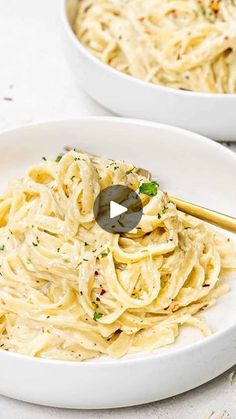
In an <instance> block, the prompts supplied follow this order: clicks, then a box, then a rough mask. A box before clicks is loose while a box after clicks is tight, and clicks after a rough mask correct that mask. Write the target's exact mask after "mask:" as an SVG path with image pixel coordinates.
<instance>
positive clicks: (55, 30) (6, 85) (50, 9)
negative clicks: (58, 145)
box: [0, 0, 236, 419]
mask: <svg viewBox="0 0 236 419" xmlns="http://www.w3.org/2000/svg"><path fill="white" fill-rule="evenodd" d="M147 1H148V0H147ZM59 6H60V1H59V0H0V131H1V130H3V129H6V128H12V127H15V126H18V125H21V124H25V123H29V122H38V121H47V120H51V119H61V118H62V119H66V118H74V117H78V116H83V115H109V114H110V113H109V112H108V111H106V110H105V109H103V108H102V107H101V106H99V105H98V104H96V103H94V102H93V101H92V100H91V99H90V98H89V97H88V96H87V95H86V94H85V93H84V92H82V91H81V90H80V89H78V86H77V85H76V83H75V80H74V78H73V77H72V75H71V72H70V69H69V68H68V66H67V63H66V61H65V59H64V55H63V51H62V50H61V40H60V36H61V33H60V29H61V28H60V13H59V9H60V7H59ZM228 146H230V147H231V148H232V149H235V150H236V145H232V144H231V145H228ZM232 371H233V370H231V371H228V372H227V373H225V374H224V375H223V376H221V377H219V378H218V379H216V380H213V381H212V382H210V383H208V384H206V385H204V386H202V387H200V388H198V389H196V390H193V391H190V392H188V393H186V394H183V395H181V396H178V397H174V398H171V399H168V400H164V401H161V402H157V403H152V404H149V405H144V406H140V407H133V408H127V409H118V410H107V411H104V410H103V411H79V410H77V411H75V410H71V411H66V410H62V409H53V408H45V407H41V406H33V405H30V404H27V403H22V402H18V401H14V400H11V399H8V398H5V397H2V396H0V419H15V418H17V419H49V418H51V419H74V418H76V419H77V418H97V419H103V418H122V419H123V418H124V419H126V418H135V419H143V418H147V419H148V418H150V419H152V418H157V419H189V418H192V419H208V418H211V419H220V418H224V419H226V418H232V419H235V418H236V379H235V380H234V379H233V381H232V380H230V378H232V376H229V374H230V373H231V372H232ZM173 374H174V371H173ZM0 379H1V371H0ZM151 379H152V377H150V380H151ZM45 385H47V384H46V383H45ZM91 397H92V395H91Z"/></svg>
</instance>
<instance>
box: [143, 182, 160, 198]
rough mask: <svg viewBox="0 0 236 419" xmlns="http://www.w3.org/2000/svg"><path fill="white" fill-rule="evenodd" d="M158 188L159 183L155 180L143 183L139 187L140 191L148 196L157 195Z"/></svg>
mask: <svg viewBox="0 0 236 419" xmlns="http://www.w3.org/2000/svg"><path fill="white" fill-rule="evenodd" d="M158 188H159V184H158V183H157V182H155V181H153V182H148V183H143V184H142V185H141V186H140V188H139V192H140V193H143V194H145V195H148V196H156V195H157V192H158Z"/></svg>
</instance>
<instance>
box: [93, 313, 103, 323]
mask: <svg viewBox="0 0 236 419" xmlns="http://www.w3.org/2000/svg"><path fill="white" fill-rule="evenodd" d="M102 316H103V315H102V313H97V311H95V312H94V313H93V320H95V322H96V321H97V320H99V319H100V318H101V317H102Z"/></svg>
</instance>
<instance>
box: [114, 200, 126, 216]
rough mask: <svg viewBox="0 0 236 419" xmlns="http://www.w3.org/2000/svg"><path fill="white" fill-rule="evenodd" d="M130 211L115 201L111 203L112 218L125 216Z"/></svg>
mask: <svg viewBox="0 0 236 419" xmlns="http://www.w3.org/2000/svg"><path fill="white" fill-rule="evenodd" d="M127 211H128V208H126V207H123V205H120V204H117V203H116V202H114V201H111V202H110V218H111V219H112V218H115V217H118V215H121V214H124V213H125V212H127Z"/></svg>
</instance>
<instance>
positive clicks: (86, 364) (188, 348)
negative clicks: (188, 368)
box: [0, 0, 236, 368]
mask: <svg viewBox="0 0 236 419" xmlns="http://www.w3.org/2000/svg"><path fill="white" fill-rule="evenodd" d="M63 1H64V0H63ZM93 122H95V123H105V124H107V125H109V124H110V123H111V124H113V123H118V124H121V125H122V124H124V125H126V124H128V125H133V126H140V125H141V126H143V127H146V128H148V127H150V128H154V129H155V128H156V129H157V130H158V129H160V130H166V131H172V133H173V132H179V133H182V134H185V135H189V136H193V137H194V138H195V140H197V141H199V142H200V143H202V144H203V143H204V144H205V145H206V144H208V147H212V148H215V149H221V152H223V153H224V154H225V155H228V156H229V158H234V159H235V162H236V155H235V153H234V152H233V151H231V150H229V149H227V148H226V147H224V146H223V145H222V144H220V143H218V142H215V141H213V140H211V139H209V138H207V137H204V136H202V135H200V134H197V133H194V132H191V131H189V130H186V129H183V128H178V127H173V126H170V125H167V124H162V123H158V122H152V121H146V120H141V119H133V118H121V117H117V116H83V117H80V118H68V119H55V120H48V121H41V122H34V123H29V124H24V125H19V126H16V127H14V128H10V129H5V130H2V131H0V140H1V137H2V136H4V135H8V134H13V135H18V133H19V132H20V131H22V132H23V131H24V130H28V129H36V130H37V129H38V128H40V127H46V126H50V125H52V126H53V125H55V126H56V125H58V129H60V124H68V127H69V125H70V124H75V123H76V124H77V123H78V124H80V123H85V124H89V125H90V124H91V123H93ZM21 137H22V138H24V135H22V136H21ZM234 333H235V334H236V323H234V324H231V325H230V326H227V327H226V328H224V329H223V330H218V331H216V332H215V333H212V335H210V336H206V337H204V339H201V340H200V341H198V342H193V343H188V344H186V345H184V346H182V347H180V348H174V349H172V350H170V351H168V350H167V351H166V352H165V351H163V352H159V353H158V350H157V351H155V352H154V351H145V352H139V353H138V352H137V357H135V358H125V357H123V358H119V359H112V358H108V359H100V358H99V357H98V358H94V359H92V360H88V361H86V360H85V361H83V362H79V361H67V360H56V359H47V358H37V357H33V356H31V355H24V354H20V353H17V352H10V351H5V350H0V358H1V357H7V358H8V357H10V358H9V359H11V358H12V359H16V360H17V359H19V360H22V361H24V360H25V361H29V362H34V361H35V362H36V363H37V364H39V365H40V364H44V365H48V364H49V365H50V364H52V365H54V366H56V365H58V366H60V365H62V366H68V365H70V366H71V367H75V366H77V367H78V366H79V367H80V368H99V367H106V366H109V365H112V366H115V367H119V366H120V365H121V364H127V363H128V364H130V363H132V364H136V363H137V364H139V363H142V362H145V363H148V362H154V361H159V360H162V359H163V358H172V357H175V356H180V355H184V354H185V353H188V352H189V353H191V352H192V351H195V350H201V349H203V350H204V347H207V346H208V345H214V343H215V342H217V341H218V339H220V340H223V339H224V338H226V337H227V336H230V335H233V334H234ZM167 349H168V347H167ZM138 354H140V355H138Z"/></svg>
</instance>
